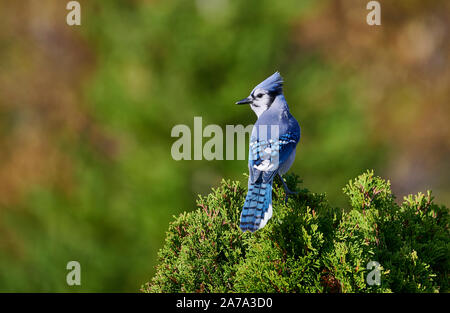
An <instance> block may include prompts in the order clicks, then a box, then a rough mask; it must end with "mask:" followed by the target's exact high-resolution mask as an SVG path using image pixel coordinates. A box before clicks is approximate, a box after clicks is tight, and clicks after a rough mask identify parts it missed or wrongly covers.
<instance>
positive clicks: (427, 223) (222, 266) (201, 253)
mask: <svg viewBox="0 0 450 313" xmlns="http://www.w3.org/2000/svg"><path fill="white" fill-rule="evenodd" d="M287 182H288V185H289V186H290V187H291V188H294V187H296V186H298V185H299V184H300V183H301V182H300V181H299V179H298V177H297V176H294V175H291V176H288V177H287ZM297 190H298V191H299V193H298V194H297V195H295V196H291V197H290V198H289V201H288V203H287V205H285V203H284V192H283V189H282V188H280V184H278V183H277V182H276V183H275V188H274V196H273V201H274V205H273V206H274V216H273V217H272V219H271V220H270V222H269V223H268V224H267V226H266V227H264V228H263V229H262V230H259V231H257V232H256V233H253V234H252V233H249V232H246V233H242V232H241V230H240V229H239V226H238V224H239V216H240V211H241V208H242V205H243V202H244V197H245V193H246V190H245V189H244V188H242V187H241V186H240V185H239V183H238V182H230V181H222V184H221V186H220V187H219V188H217V189H215V190H213V192H212V193H211V194H209V195H208V196H207V197H200V198H199V200H198V208H197V210H196V211H194V212H189V213H183V214H181V215H180V216H178V217H175V221H174V222H172V223H171V224H170V226H169V231H168V232H167V237H166V242H165V245H164V247H163V248H162V249H161V250H160V252H159V260H160V263H159V265H158V266H157V268H156V275H155V276H154V278H153V279H152V280H151V282H149V283H147V284H146V285H145V286H143V287H142V290H143V291H144V292H439V291H441V292H446V291H448V270H449V259H450V257H449V256H450V247H449V243H450V240H449V237H450V236H449V230H448V221H449V214H448V209H447V208H446V207H444V206H438V205H436V204H434V203H433V198H432V196H431V193H430V192H428V193H427V195H426V196H425V195H423V194H421V193H419V194H418V195H416V196H412V195H410V196H408V197H405V200H404V202H403V203H402V204H401V205H398V204H397V203H396V202H395V198H394V196H393V195H392V193H391V189H390V184H389V182H388V181H387V182H386V181H384V180H383V179H381V178H379V177H375V176H374V174H373V172H370V171H369V172H367V173H365V174H363V175H361V176H359V177H358V178H356V179H355V180H354V181H350V182H349V183H348V184H347V186H346V187H345V188H344V193H345V194H346V195H347V196H348V197H349V200H350V205H351V207H350V208H349V209H339V208H333V207H331V206H330V205H329V204H328V202H327V200H326V197H325V195H323V194H315V193H311V192H310V191H308V190H307V189H297ZM370 261H376V262H378V263H379V264H380V265H381V267H380V278H381V279H380V280H381V284H380V285H376V284H372V285H369V284H368V283H367V282H366V278H367V276H368V274H369V273H370V272H371V271H372V268H369V269H368V268H367V265H368V263H369V262H370Z"/></svg>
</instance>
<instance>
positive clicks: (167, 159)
mask: <svg viewBox="0 0 450 313" xmlns="http://www.w3.org/2000/svg"><path fill="white" fill-rule="evenodd" d="M67 2H68V1H62V0H42V1H31V0H23V1H8V2H7V1H2V2H1V3H0V23H1V27H0V291H18V292H25V291H26V292H32V291H42V292H53V291H58V292H59V291H69V292H71V291H84V292H91V291H99V292H100V291H103V292H112V291H114V292H122V291H127V292H136V291H139V288H140V286H141V285H142V284H143V283H145V282H146V281H148V280H150V278H151V277H152V275H153V273H154V266H155V265H156V261H157V256H156V254H157V251H158V249H159V248H160V247H161V246H162V243H163V240H164V236H165V232H166V230H167V227H168V223H169V221H170V220H171V219H172V216H173V215H174V214H178V213H180V212H182V211H184V210H187V211H189V210H192V209H194V207H195V200H196V197H197V194H199V193H200V194H206V193H208V191H209V190H210V188H211V187H215V186H217V185H218V183H219V181H220V180H221V178H222V177H223V178H226V179H234V180H241V181H243V182H245V177H244V176H243V173H244V172H246V170H247V165H246V161H245V160H244V161H206V160H203V161H174V160H173V159H172V158H171V154H170V151H171V145H172V143H173V142H174V141H175V140H176V138H171V136H170V132H171V129H172V127H173V126H175V125H177V124H186V125H188V126H190V127H193V118H194V116H201V117H202V118H203V126H205V125H207V124H218V125H221V126H222V127H225V125H227V124H233V125H235V124H243V125H248V124H252V123H254V121H255V116H254V113H253V112H251V110H250V109H249V108H246V107H239V106H235V105H234V102H235V101H236V100H238V99H241V98H243V97H246V96H247V95H248V94H249V92H250V91H251V89H252V88H253V87H254V86H255V85H256V84H257V83H259V82H260V81H261V80H263V79H264V78H266V77H267V76H268V75H270V74H272V73H273V72H275V71H276V70H278V71H280V72H281V74H282V75H283V77H284V79H285V88H284V91H285V95H286V98H287V100H288V103H289V105H290V108H291V112H292V113H293V115H294V116H295V117H296V118H297V120H298V121H299V123H300V125H301V127H302V139H301V142H300V145H299V147H298V148H297V157H296V161H295V163H294V165H293V167H292V169H291V171H292V172H295V173H297V174H299V175H300V176H301V177H302V178H303V180H304V185H305V186H306V187H307V188H309V189H310V190H312V191H314V192H326V193H327V195H328V196H329V199H330V202H331V203H332V204H333V205H335V206H344V207H345V206H347V203H346V199H345V198H344V195H343V194H342V187H343V186H344V185H345V184H346V182H347V181H348V180H349V179H351V178H353V177H355V176H356V175H358V174H360V173H362V172H363V171H365V170H366V169H368V168H373V169H375V171H376V173H377V174H378V175H381V176H383V177H385V178H388V179H390V180H391V183H392V185H393V190H394V192H395V193H396V194H397V197H398V199H399V200H401V199H402V197H403V195H405V194H407V193H415V192H418V191H425V190H426V189H432V190H433V192H434V195H435V196H436V199H437V203H443V204H446V205H447V206H449V204H450V178H449V177H450V175H449V174H450V163H449V159H450V127H449V123H448V117H449V116H450V106H449V100H450V96H449V94H450V91H449V85H450V84H449V83H450V82H449V78H450V69H449V66H448V64H449V51H450V49H449V42H450V40H449V37H450V31H449V20H448V16H449V13H450V2H449V1H445V0H442V1H441V0H436V1H419V0H402V1H380V3H381V14H382V15H381V21H382V25H381V26H368V25H367V23H366V15H367V13H368V11H367V10H366V4H367V2H368V1H356V0H348V1H347V0H346V1H344V0H328V1H312V0H308V1H300V0H284V1H268V0H245V1H242V0H241V1H238V0H196V1H191V0H179V1H171V0H167V1H162V0H153V1H151V0H148V1H144V0H133V1H131V0H129V1H99V0H97V1H93V0H90V1H87V0H85V1H79V2H80V4H81V8H82V16H81V23H82V25H81V26H68V25H67V24H66V15H67V13H68V11H67V10H66V4H67ZM206 140H207V139H204V142H205V141H206ZM71 260H76V261H78V262H80V264H81V283H82V285H81V286H79V287H70V286H68V285H67V284H66V274H67V273H68V271H67V270H66V264H67V262H69V261H71Z"/></svg>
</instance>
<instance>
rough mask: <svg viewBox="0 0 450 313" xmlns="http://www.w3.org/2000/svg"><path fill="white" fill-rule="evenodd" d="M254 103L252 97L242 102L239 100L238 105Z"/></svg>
mask: <svg viewBox="0 0 450 313" xmlns="http://www.w3.org/2000/svg"><path fill="white" fill-rule="evenodd" d="M252 102H253V99H252V98H251V97H247V98H244V99H242V100H239V101H238V102H236V104H249V103H252Z"/></svg>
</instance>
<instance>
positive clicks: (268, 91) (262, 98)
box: [236, 72, 283, 117]
mask: <svg viewBox="0 0 450 313" xmlns="http://www.w3.org/2000/svg"><path fill="white" fill-rule="evenodd" d="M282 86H283V78H282V77H281V75H280V73H278V72H275V74H273V75H271V76H270V77H268V78H266V79H265V80H264V81H263V82H261V83H260V84H259V85H257V86H256V87H255V88H254V89H253V90H252V92H251V93H250V96H248V97H247V98H244V99H242V100H240V101H238V102H236V104H250V107H251V108H252V110H253V111H254V112H255V113H256V116H258V117H259V116H260V115H261V114H263V113H264V112H265V111H266V110H268V109H269V108H270V106H271V105H272V103H273V101H274V100H275V97H276V96H277V95H279V94H281V93H282V92H283V89H282Z"/></svg>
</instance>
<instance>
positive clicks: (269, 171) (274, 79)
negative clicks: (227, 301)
mask: <svg viewBox="0 0 450 313" xmlns="http://www.w3.org/2000/svg"><path fill="white" fill-rule="evenodd" d="M282 85H283V78H282V77H281V75H280V73H278V72H276V73H275V74H273V75H272V76H270V77H268V78H267V79H266V80H264V81H263V82H262V83H260V84H259V85H257V86H256V87H255V88H254V89H253V90H252V92H251V93H250V96H249V97H247V98H245V99H242V100H240V101H238V102H236V104H249V105H250V107H251V109H252V110H253V111H254V112H255V113H256V116H257V118H258V120H257V121H256V123H255V125H254V126H253V130H252V134H251V137H250V147H249V160H248V168H249V174H250V175H249V179H248V193H247V196H246V198H245V203H244V207H243V209H242V213H241V223H240V228H241V230H242V231H244V232H245V231H246V230H249V231H251V232H254V231H256V230H258V229H261V228H263V227H264V226H265V225H266V224H267V222H268V221H269V219H270V218H271V217H272V183H273V179H274V178H275V176H276V175H279V176H280V179H281V182H282V184H283V187H284V190H285V193H286V198H285V201H287V197H288V195H289V194H293V193H294V192H292V191H290V190H289V188H288V187H287V185H286V183H285V182H284V180H283V178H282V177H281V175H282V174H284V173H286V172H287V171H288V170H289V168H290V167H291V165H292V163H293V162H294V159H295V148H296V146H297V143H298V142H299V140H300V126H299V125H298V122H297V120H296V119H295V118H294V117H293V116H292V115H291V113H290V112H289V107H288V104H287V102H286V99H285V98H284V95H283V90H282Z"/></svg>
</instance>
